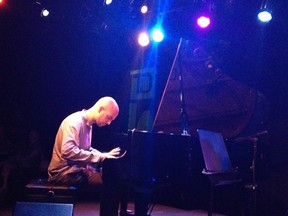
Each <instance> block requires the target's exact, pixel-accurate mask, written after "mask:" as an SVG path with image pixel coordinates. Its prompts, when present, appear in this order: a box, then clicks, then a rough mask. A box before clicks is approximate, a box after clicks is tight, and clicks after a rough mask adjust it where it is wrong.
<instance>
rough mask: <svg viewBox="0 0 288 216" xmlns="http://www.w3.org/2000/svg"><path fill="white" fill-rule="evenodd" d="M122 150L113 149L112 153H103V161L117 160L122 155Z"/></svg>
mask: <svg viewBox="0 0 288 216" xmlns="http://www.w3.org/2000/svg"><path fill="white" fill-rule="evenodd" d="M120 151H121V149H120V148H119V147H117V148H114V149H112V150H111V151H110V152H106V153H102V154H101V158H102V160H104V159H106V158H109V159H117V158H118V156H119V155H120Z"/></svg>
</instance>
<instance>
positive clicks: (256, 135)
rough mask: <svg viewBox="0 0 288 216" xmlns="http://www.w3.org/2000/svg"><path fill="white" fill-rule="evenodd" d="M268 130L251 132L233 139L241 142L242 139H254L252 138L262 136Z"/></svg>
mask: <svg viewBox="0 0 288 216" xmlns="http://www.w3.org/2000/svg"><path fill="white" fill-rule="evenodd" d="M267 133H268V131H267V130H264V131H260V132H258V133H255V134H252V135H250V136H248V137H239V138H236V139H235V140H234V141H235V142H242V141H245V140H251V139H254V138H257V137H259V136H263V135H265V134H267Z"/></svg>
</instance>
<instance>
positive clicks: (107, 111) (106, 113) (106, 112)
mask: <svg viewBox="0 0 288 216" xmlns="http://www.w3.org/2000/svg"><path fill="white" fill-rule="evenodd" d="M98 112H99V116H98V118H97V121H96V124H97V125H98V127H103V126H106V125H110V124H111V122H112V121H114V120H115V118H116V117H117V115H118V112H116V111H115V110H113V109H111V108H109V107H108V108H105V107H100V109H99V111H98Z"/></svg>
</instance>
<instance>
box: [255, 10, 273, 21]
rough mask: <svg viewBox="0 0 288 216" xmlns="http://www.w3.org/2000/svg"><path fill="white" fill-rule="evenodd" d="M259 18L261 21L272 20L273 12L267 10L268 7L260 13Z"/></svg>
mask: <svg viewBox="0 0 288 216" xmlns="http://www.w3.org/2000/svg"><path fill="white" fill-rule="evenodd" d="M258 19H259V20H260V21H261V22H264V23H268V22H270V21H271V19H272V14H271V11H269V10H267V9H262V10H261V11H260V12H259V13H258Z"/></svg>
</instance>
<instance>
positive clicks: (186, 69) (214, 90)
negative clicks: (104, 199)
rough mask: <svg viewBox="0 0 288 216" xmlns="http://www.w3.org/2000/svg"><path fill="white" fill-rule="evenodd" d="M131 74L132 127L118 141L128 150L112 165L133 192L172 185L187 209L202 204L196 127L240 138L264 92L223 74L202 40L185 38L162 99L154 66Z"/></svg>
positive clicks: (130, 110)
mask: <svg viewBox="0 0 288 216" xmlns="http://www.w3.org/2000/svg"><path fill="white" fill-rule="evenodd" d="M180 54H181V55H180ZM180 57H181V58H180ZM131 78H132V83H131V94H130V107H129V126H128V128H129V131H128V133H127V134H125V135H123V134H122V135H121V136H122V138H120V139H119V136H116V138H115V142H114V145H115V146H120V147H121V149H122V150H127V154H126V155H125V157H123V158H121V159H119V160H116V161H107V164H112V167H113V166H116V167H117V169H116V170H117V175H118V176H117V177H116V178H119V179H120V181H121V182H126V183H127V184H128V185H129V186H131V187H132V188H134V190H135V189H136V190H138V191H142V192H143V191H150V192H151V191H152V190H153V189H155V188H157V187H161V186H163V185H170V186H171V187H172V188H174V189H175V191H177V192H178V193H179V194H180V195H179V197H181V199H182V200H181V202H183V203H180V206H181V207H185V208H186V207H187V205H190V204H191V202H197V201H196V200H195V197H196V199H198V198H199V199H200V197H197V196H199V194H197V190H198V192H199V190H200V192H199V193H202V192H203V188H201V185H200V184H203V183H204V182H205V180H204V177H203V176H202V174H201V171H202V169H203V167H204V162H203V158H202V153H201V149H200V145H199V141H198V138H197V136H196V130H197V129H206V130H214V131H218V132H221V133H222V134H223V135H224V137H225V138H233V137H236V136H238V135H239V134H241V132H243V131H245V129H246V128H249V127H248V126H247V125H248V124H249V122H251V121H253V118H254V116H255V112H256V111H257V110H256V111H255V109H257V101H259V98H258V96H259V94H258V93H257V91H255V90H254V89H253V88H251V87H249V86H247V85H243V84H241V83H239V82H238V81H236V80H234V79H232V78H231V77H229V76H228V75H226V74H225V73H223V72H222V71H221V70H220V69H219V68H218V67H217V62H215V61H214V59H213V58H212V57H211V56H210V55H208V54H207V52H206V50H205V46H203V44H202V45H201V44H200V45H199V44H197V43H196V44H194V43H192V42H191V41H184V42H183V41H182V39H181V40H180V42H179V45H178V48H177V51H176V54H175V58H174V61H173V64H172V67H171V70H170V72H169V75H168V78H167V81H166V83H165V87H164V89H163V92H162V95H161V99H160V100H159V102H158V103H156V102H155V100H156V96H155V89H156V85H157V82H156V81H155V80H154V77H153V70H152V69H150V68H148V69H142V70H138V71H132V72H131ZM155 104H158V106H157V105H156V107H155ZM256 114H257V113H256ZM258 116H259V115H258ZM258 120H259V119H257V121H258ZM184 124H187V125H184ZM183 126H184V128H185V127H186V131H183ZM254 129H256V130H258V129H259V128H257V127H255V125H254ZM251 133H253V131H252V132H251ZM119 140H121V141H120V142H119ZM108 166H110V168H111V165H108ZM108 170H109V168H108V169H107V172H109V171H108ZM111 170H113V169H111ZM114 170H115V169H114ZM110 174H111V173H110ZM112 176H113V174H112ZM203 181H204V182H203ZM201 191H202V192H201ZM186 196H187V197H188V198H187V199H186ZM182 204H183V205H182ZM139 205H141V204H139ZM192 205H193V204H192ZM144 208H145V204H144ZM188 208H189V206H188ZM142 210H143V209H142ZM142 210H141V211H142ZM142 213H143V212H142ZM142 213H140V214H139V215H141V214H142ZM143 215H146V212H145V213H143Z"/></svg>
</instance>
